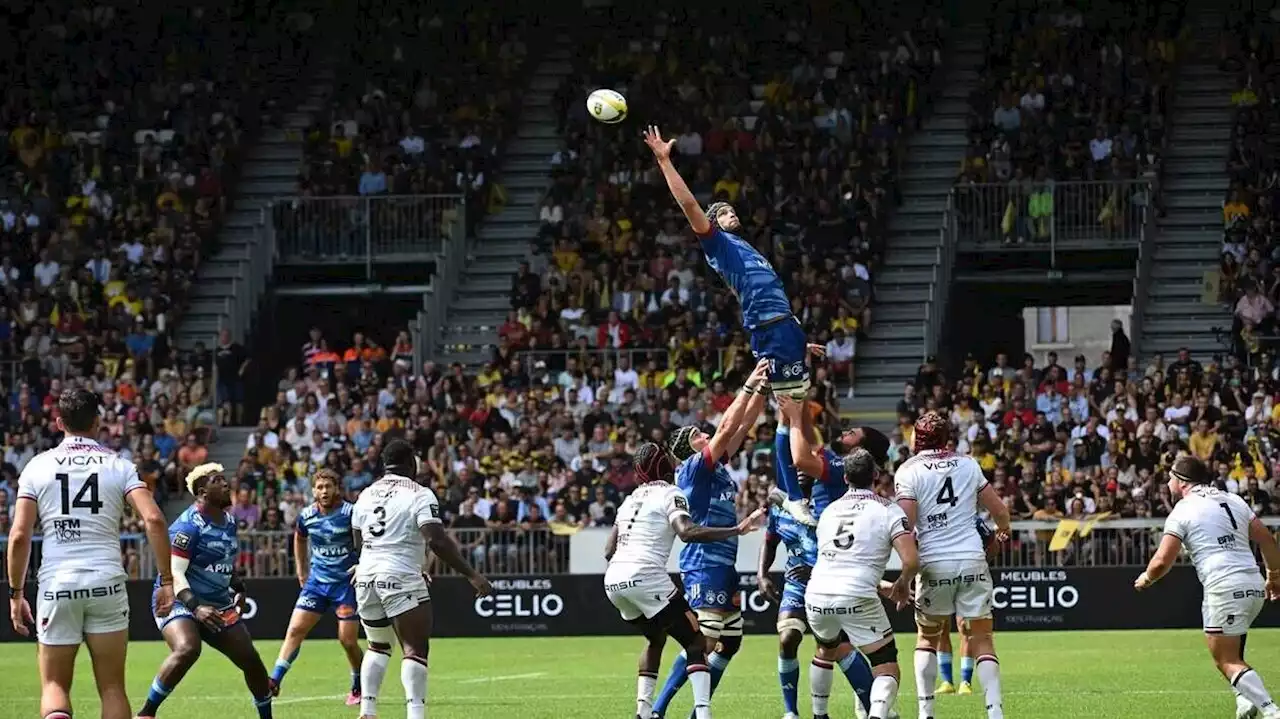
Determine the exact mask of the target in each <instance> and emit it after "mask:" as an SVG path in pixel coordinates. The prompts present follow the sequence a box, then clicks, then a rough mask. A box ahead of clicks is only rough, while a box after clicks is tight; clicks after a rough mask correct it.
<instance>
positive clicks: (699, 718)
mask: <svg viewBox="0 0 1280 719" xmlns="http://www.w3.org/2000/svg"><path fill="white" fill-rule="evenodd" d="M685 671H686V672H687V673H688V675H689V683H690V684H692V685H693V717H694V719H711V672H710V671H708V670H707V665H706V664H690V665H688V667H687V669H686V670H685Z"/></svg>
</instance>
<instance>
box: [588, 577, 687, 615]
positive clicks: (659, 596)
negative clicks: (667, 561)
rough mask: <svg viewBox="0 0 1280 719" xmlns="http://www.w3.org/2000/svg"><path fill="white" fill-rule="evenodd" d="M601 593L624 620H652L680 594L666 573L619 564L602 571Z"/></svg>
mask: <svg viewBox="0 0 1280 719" xmlns="http://www.w3.org/2000/svg"><path fill="white" fill-rule="evenodd" d="M604 594H605V596H606V597H608V598H609V601H610V602H611V603H612V604H613V606H615V607H617V608H618V614H620V615H622V618H623V620H625V621H628V622H631V621H635V620H636V619H639V618H640V617H644V618H645V619H653V618H654V617H655V616H657V614H658V612H661V611H662V610H663V609H666V608H667V605H668V604H670V603H671V599H672V598H673V597H676V596H677V595H679V594H680V588H679V587H677V586H676V585H675V582H673V581H671V576H670V575H668V574H667V573H666V572H663V571H659V570H650V569H644V568H638V567H629V566H626V565H619V566H616V567H615V566H610V567H609V568H608V569H607V570H606V571H605V573H604Z"/></svg>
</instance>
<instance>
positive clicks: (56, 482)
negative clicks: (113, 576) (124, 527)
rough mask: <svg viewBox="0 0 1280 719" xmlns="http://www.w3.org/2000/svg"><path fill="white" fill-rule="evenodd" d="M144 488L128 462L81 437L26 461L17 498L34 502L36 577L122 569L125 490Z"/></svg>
mask: <svg viewBox="0 0 1280 719" xmlns="http://www.w3.org/2000/svg"><path fill="white" fill-rule="evenodd" d="M145 489H147V485H146V484H145V483H143V482H142V480H141V479H139V478H138V470H137V468H136V467H135V466H134V465H133V463H132V462H129V461H127V460H124V459H121V458H120V457H119V455H117V454H115V453H114V452H112V451H111V450H109V449H107V448H105V447H103V446H102V445H100V444H98V443H97V442H95V441H93V440H91V439H86V438H83V437H68V438H67V439H65V440H63V442H62V443H61V444H59V445H58V446H57V447H54V448H53V449H50V450H48V451H46V452H41V453H40V454H39V455H37V456H36V457H34V458H33V459H32V460H31V461H30V462H28V463H27V466H26V467H25V468H23V470H22V474H21V476H20V477H19V478H18V497H19V498H25V499H30V500H33V501H34V502H35V503H36V512H37V517H38V527H39V530H40V534H41V535H42V553H41V557H42V559H41V565H40V570H39V576H40V578H41V579H45V578H47V577H51V576H53V575H54V574H57V573H61V572H67V571H73V572H91V571H92V572H101V571H112V573H115V572H120V573H123V571H124V570H123V564H122V562H121V556H120V525H121V523H122V521H123V519H124V512H125V503H126V500H125V495H127V494H129V493H130V492H133V491H136V490H145Z"/></svg>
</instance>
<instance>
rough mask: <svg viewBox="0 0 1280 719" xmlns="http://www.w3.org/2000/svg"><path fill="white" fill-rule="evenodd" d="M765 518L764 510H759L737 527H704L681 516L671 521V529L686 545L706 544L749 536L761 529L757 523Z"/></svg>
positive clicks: (684, 515) (683, 515)
mask: <svg viewBox="0 0 1280 719" xmlns="http://www.w3.org/2000/svg"><path fill="white" fill-rule="evenodd" d="M763 516H764V510H763V509H757V510H756V511H754V512H752V513H751V514H750V515H748V516H747V518H746V519H744V520H742V521H741V522H738V525H737V526H736V527H704V526H702V525H701V524H698V523H697V522H695V521H693V520H692V519H691V518H690V517H689V515H687V514H679V515H676V517H675V518H674V519H672V520H671V527H672V529H675V530H676V536H678V537H680V540H681V541H683V542H684V543H685V544H705V543H707V542H719V541H720V540H722V539H730V538H732V537H737V536H739V535H742V534H749V533H751V532H753V531H755V530H756V529H758V528H759V527H758V526H757V525H756V522H758V521H759V520H760V518H761V517H763Z"/></svg>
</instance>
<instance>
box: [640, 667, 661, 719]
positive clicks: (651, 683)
mask: <svg viewBox="0 0 1280 719" xmlns="http://www.w3.org/2000/svg"><path fill="white" fill-rule="evenodd" d="M656 686H658V675H657V674H648V673H645V672H641V673H640V675H639V676H638V677H637V678H636V716H638V717H645V719H648V717H649V716H650V715H652V714H653V689H654V687H656Z"/></svg>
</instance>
